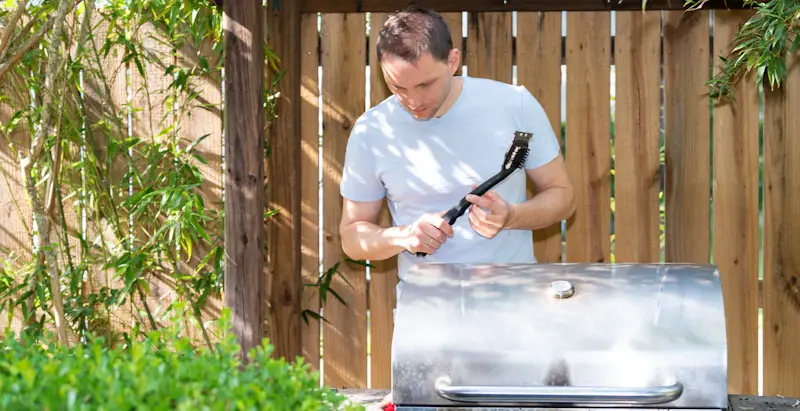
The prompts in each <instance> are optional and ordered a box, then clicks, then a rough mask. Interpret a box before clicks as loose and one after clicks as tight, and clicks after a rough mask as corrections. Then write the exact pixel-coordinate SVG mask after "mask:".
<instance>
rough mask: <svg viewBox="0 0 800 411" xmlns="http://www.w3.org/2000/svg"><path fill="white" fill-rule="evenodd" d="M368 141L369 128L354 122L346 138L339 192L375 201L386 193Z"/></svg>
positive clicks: (350, 198)
mask: <svg viewBox="0 0 800 411" xmlns="http://www.w3.org/2000/svg"><path fill="white" fill-rule="evenodd" d="M369 143H370V133H369V128H368V127H367V125H366V124H364V123H363V122H356V124H355V126H354V127H353V130H352V132H351V133H350V138H349V139H348V140H347V148H346V151H345V159H344V166H343V167H342V182H341V183H340V185H339V192H340V193H341V195H342V197H345V198H347V199H349V200H352V201H362V202H367V201H377V200H380V199H382V198H383V197H384V196H385V194H386V189H385V187H384V186H383V183H382V182H381V181H380V178H379V177H378V172H377V167H376V164H377V161H376V158H375V155H374V150H373V148H372V147H371V145H370V144H369Z"/></svg>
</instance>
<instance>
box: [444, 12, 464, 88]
mask: <svg viewBox="0 0 800 411" xmlns="http://www.w3.org/2000/svg"><path fill="white" fill-rule="evenodd" d="M442 18H443V19H444V22H445V23H447V26H448V27H449V28H450V36H451V37H452V38H453V48H457V49H458V50H460V51H461V63H462V64H464V61H465V60H464V34H463V30H462V28H463V13H459V12H454V13H442ZM455 75H456V76H460V75H461V66H460V65H459V67H458V70H456V73H455Z"/></svg>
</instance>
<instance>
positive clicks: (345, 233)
mask: <svg viewBox="0 0 800 411" xmlns="http://www.w3.org/2000/svg"><path fill="white" fill-rule="evenodd" d="M402 230H403V228H402V227H388V228H387V227H381V226H379V225H376V224H373V223H369V222H366V221H360V222H356V223H353V224H349V225H347V226H346V227H343V228H342V229H341V232H340V234H341V238H342V250H343V251H344V253H345V254H347V256H348V257H350V258H352V259H353V260H373V261H380V260H385V259H387V258H391V257H393V256H395V255H397V254H399V253H401V252H402V251H405V248H403V246H402V245H401V238H402V236H401V233H402Z"/></svg>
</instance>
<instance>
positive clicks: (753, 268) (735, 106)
mask: <svg viewBox="0 0 800 411" xmlns="http://www.w3.org/2000/svg"><path fill="white" fill-rule="evenodd" d="M751 15H752V13H751V12H748V11H724V10H716V11H715V12H714V54H715V55H719V54H724V53H725V51H726V50H728V48H729V44H730V42H731V40H733V37H734V36H735V35H736V31H737V29H738V25H739V24H741V23H744V22H745V21H747V19H748V18H749V17H750V16H751ZM719 68H720V67H719V63H717V62H715V67H714V69H715V72H718V71H719ZM754 74H755V73H750V74H749V75H747V76H745V77H743V78H742V79H741V80H740V81H739V83H738V84H737V85H736V88H735V90H734V93H735V98H736V101H735V102H734V101H732V100H731V99H728V98H726V99H724V100H722V101H715V102H714V112H713V113H714V158H713V167H714V185H713V187H714V203H713V204H714V263H715V264H717V265H718V266H719V269H720V273H721V275H722V286H723V292H724V296H725V300H726V301H729V302H734V301H735V303H731V304H726V306H725V308H726V315H725V316H726V318H727V319H728V325H727V329H728V373H729V374H728V391H729V392H730V393H732V394H744V395H756V394H758V191H759V189H758V88H757V84H756V80H755V76H754Z"/></svg>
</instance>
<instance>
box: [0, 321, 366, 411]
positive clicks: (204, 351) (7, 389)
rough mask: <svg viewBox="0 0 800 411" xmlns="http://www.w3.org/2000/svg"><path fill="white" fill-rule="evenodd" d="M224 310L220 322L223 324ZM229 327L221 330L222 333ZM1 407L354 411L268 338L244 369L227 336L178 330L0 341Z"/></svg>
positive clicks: (18, 408) (229, 336)
mask: <svg viewBox="0 0 800 411" xmlns="http://www.w3.org/2000/svg"><path fill="white" fill-rule="evenodd" d="M227 323H228V321H227V313H226V314H223V320H222V321H221V322H220V324H221V325H227ZM223 329H227V328H223ZM0 350H1V352H0V409H4V410H20V411H21V410H120V411H122V410H134V409H135V410H192V411H202V410H287V411H290V410H291V411H322V410H325V411H328V410H356V409H362V407H361V406H353V405H350V404H347V403H346V401H345V399H344V397H342V396H341V395H339V394H337V393H335V392H333V391H331V390H329V389H326V388H324V387H323V388H320V386H319V376H318V374H317V373H316V372H313V371H311V370H310V368H309V366H308V364H305V363H303V362H302V360H301V359H298V360H297V361H296V362H294V363H287V362H286V361H284V360H282V359H274V358H272V357H270V354H271V353H272V346H271V345H269V344H268V342H267V340H265V341H264V344H263V345H262V346H260V347H259V348H258V349H256V350H252V352H251V358H252V361H250V362H248V364H247V365H246V366H244V365H242V363H241V362H240V361H239V359H238V352H239V346H238V345H237V343H236V340H235V338H234V337H233V336H232V335H228V336H225V337H223V338H222V340H221V342H220V343H218V344H217V345H216V346H215V347H214V349H213V350H212V349H209V348H195V347H192V346H191V345H190V344H189V340H188V339H186V338H184V337H181V336H179V334H178V331H177V330H166V331H161V332H157V333H155V332H154V333H150V334H148V335H147V336H146V337H145V338H139V339H137V340H136V341H130V342H128V343H127V344H125V345H124V346H120V347H114V348H110V347H108V346H107V344H105V343H104V341H102V340H101V339H92V340H90V341H88V342H86V343H83V344H80V345H78V346H75V347H71V348H63V347H62V346H58V345H55V344H53V343H47V344H45V343H42V342H41V341H36V340H28V339H27V338H25V337H20V338H9V339H7V340H5V341H2V343H0Z"/></svg>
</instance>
